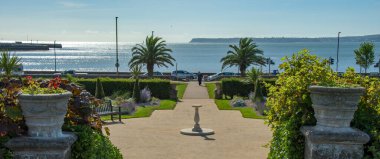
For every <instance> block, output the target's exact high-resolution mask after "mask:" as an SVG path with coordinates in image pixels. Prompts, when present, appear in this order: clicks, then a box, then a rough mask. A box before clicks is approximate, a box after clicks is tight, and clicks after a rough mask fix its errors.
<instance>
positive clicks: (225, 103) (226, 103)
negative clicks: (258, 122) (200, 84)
mask: <svg viewBox="0 0 380 159" xmlns="http://www.w3.org/2000/svg"><path fill="white" fill-rule="evenodd" d="M206 87H207V91H208V95H209V97H210V98H214V89H215V84H214V83H206ZM214 101H215V104H216V105H217V106H218V109H219V110H239V111H240V112H241V114H242V116H243V117H244V118H252V119H265V116H260V115H257V114H256V111H255V110H254V109H253V108H251V107H232V106H231V105H230V100H227V99H215V100H214Z"/></svg>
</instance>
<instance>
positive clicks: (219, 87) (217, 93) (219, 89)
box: [214, 82, 223, 99]
mask: <svg viewBox="0 0 380 159" xmlns="http://www.w3.org/2000/svg"><path fill="white" fill-rule="evenodd" d="M215 87H216V88H215V90H214V94H215V99H222V98H223V91H222V84H221V83H218V82H217V83H215Z"/></svg>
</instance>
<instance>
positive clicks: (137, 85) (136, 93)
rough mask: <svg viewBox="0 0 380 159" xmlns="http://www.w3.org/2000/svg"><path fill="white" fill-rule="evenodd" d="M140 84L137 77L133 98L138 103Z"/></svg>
mask: <svg viewBox="0 0 380 159" xmlns="http://www.w3.org/2000/svg"><path fill="white" fill-rule="evenodd" d="M140 90H141V89H140V85H139V79H138V78H136V80H135V83H134V84H133V95H132V97H133V99H135V101H136V102H137V103H138V102H140Z"/></svg>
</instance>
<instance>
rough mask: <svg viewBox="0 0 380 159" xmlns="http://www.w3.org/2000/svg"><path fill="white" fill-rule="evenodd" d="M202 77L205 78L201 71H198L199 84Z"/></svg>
mask: <svg viewBox="0 0 380 159" xmlns="http://www.w3.org/2000/svg"><path fill="white" fill-rule="evenodd" d="M202 79H203V75H202V74H201V72H200V71H199V72H198V84H199V85H201V84H202Z"/></svg>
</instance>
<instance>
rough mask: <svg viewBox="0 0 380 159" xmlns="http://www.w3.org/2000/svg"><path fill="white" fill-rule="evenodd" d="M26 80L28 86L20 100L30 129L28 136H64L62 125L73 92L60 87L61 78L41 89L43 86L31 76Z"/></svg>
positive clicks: (53, 80)
mask: <svg viewBox="0 0 380 159" xmlns="http://www.w3.org/2000/svg"><path fill="white" fill-rule="evenodd" d="M26 80H27V81H26V82H27V85H28V86H27V87H25V88H24V89H22V93H21V94H20V95H19V97H18V100H19V103H20V106H21V110H22V114H23V116H24V118H25V123H26V126H27V127H28V135H29V136H32V137H60V136H62V125H63V123H64V118H65V115H66V113H67V103H68V101H69V98H70V97H71V95H72V94H71V92H68V91H66V90H64V89H62V88H60V87H59V86H60V84H61V79H60V78H59V77H56V78H54V79H52V80H50V81H49V83H48V85H47V87H46V88H44V87H41V85H43V84H39V83H37V82H36V81H34V80H33V79H32V77H31V76H27V77H26Z"/></svg>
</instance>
